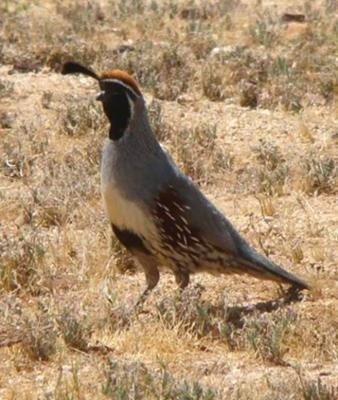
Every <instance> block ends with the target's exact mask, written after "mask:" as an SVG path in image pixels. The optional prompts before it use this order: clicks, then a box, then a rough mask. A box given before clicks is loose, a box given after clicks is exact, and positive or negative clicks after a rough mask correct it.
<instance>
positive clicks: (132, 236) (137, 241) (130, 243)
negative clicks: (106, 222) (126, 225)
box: [111, 224, 150, 254]
mask: <svg viewBox="0 0 338 400" xmlns="http://www.w3.org/2000/svg"><path fill="white" fill-rule="evenodd" d="M111 226H112V228H113V232H114V233H115V236H116V237H117V239H118V240H119V241H120V242H121V243H122V244H123V246H124V247H126V248H127V249H128V250H130V251H132V250H137V251H141V252H142V253H145V254H150V251H149V250H148V249H147V248H146V247H145V245H144V243H143V240H142V239H141V238H140V237H139V236H138V235H136V233H134V232H132V231H129V230H128V229H119V228H118V227H117V226H116V225H114V224H112V225H111Z"/></svg>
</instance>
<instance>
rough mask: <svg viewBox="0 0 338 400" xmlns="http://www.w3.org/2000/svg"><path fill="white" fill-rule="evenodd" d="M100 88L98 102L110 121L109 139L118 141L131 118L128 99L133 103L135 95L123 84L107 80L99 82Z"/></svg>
mask: <svg viewBox="0 0 338 400" xmlns="http://www.w3.org/2000/svg"><path fill="white" fill-rule="evenodd" d="M100 88H101V90H102V92H101V93H100V94H99V96H98V100H100V101H102V104H103V109H104V112H105V114H106V115H107V118H108V119H109V121H110V131H109V137H110V139H112V140H118V139H120V138H121V137H122V136H123V134H124V132H125V130H126V129H127V127H128V124H129V120H130V117H131V105H130V103H129V99H130V101H133V100H134V99H133V97H134V98H135V94H134V93H132V92H131V91H130V90H129V89H128V88H127V87H125V86H124V85H123V84H120V83H119V82H114V81H112V80H108V79H105V80H101V81H100ZM128 97H129V99H128Z"/></svg>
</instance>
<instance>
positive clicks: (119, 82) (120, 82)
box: [102, 79, 140, 97]
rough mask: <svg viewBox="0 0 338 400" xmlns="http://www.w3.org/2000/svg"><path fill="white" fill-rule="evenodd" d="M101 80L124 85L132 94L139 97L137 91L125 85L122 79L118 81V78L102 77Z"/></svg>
mask: <svg viewBox="0 0 338 400" xmlns="http://www.w3.org/2000/svg"><path fill="white" fill-rule="evenodd" d="M102 82H114V83H118V84H119V85H121V86H124V87H125V88H126V89H128V90H130V91H131V92H133V94H134V95H135V96H136V97H139V96H140V95H139V94H138V93H136V92H135V90H134V89H133V88H132V87H131V86H129V85H127V84H126V83H124V82H122V81H120V80H119V79H102Z"/></svg>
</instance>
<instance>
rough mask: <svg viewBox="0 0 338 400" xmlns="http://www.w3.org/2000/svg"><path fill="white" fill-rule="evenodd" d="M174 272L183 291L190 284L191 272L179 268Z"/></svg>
mask: <svg viewBox="0 0 338 400" xmlns="http://www.w3.org/2000/svg"><path fill="white" fill-rule="evenodd" d="M174 274H175V280H176V283H177V285H178V287H179V288H180V291H183V290H184V289H185V288H186V287H187V286H188V284H189V281H190V277H189V272H188V271H184V270H182V269H179V270H177V271H175V272H174Z"/></svg>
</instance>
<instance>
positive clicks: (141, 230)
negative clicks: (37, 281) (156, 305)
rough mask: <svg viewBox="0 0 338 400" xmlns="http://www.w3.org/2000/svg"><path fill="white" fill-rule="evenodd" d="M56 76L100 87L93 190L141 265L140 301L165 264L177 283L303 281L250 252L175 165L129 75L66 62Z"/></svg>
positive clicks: (118, 235)
mask: <svg viewBox="0 0 338 400" xmlns="http://www.w3.org/2000/svg"><path fill="white" fill-rule="evenodd" d="M62 74H64V75H66V74H84V75H86V76H88V77H91V78H94V79H95V80H96V81H97V82H98V84H99V87H100V91H99V93H98V95H97V97H96V99H97V100H98V101H100V102H102V105H103V111H104V113H105V115H106V117H107V119H108V122H109V131H108V138H106V140H105V143H104V145H103V150H102V160H101V193H102V198H103V202H104V206H105V210H106V212H107V215H108V218H109V220H110V223H111V227H112V230H113V232H114V234H115V236H116V238H117V239H118V241H120V242H121V244H122V245H123V246H124V247H125V248H126V249H127V250H128V251H129V252H130V253H131V254H132V256H133V257H134V258H135V259H136V260H137V261H138V262H139V264H140V265H141V267H142V268H143V271H144V274H145V279H146V288H145V290H144V291H143V292H142V295H141V296H140V302H141V300H142V301H143V300H144V299H145V298H146V297H147V296H148V295H149V293H150V292H151V291H152V290H153V289H154V288H155V286H156V285H157V283H158V282H159V279H160V271H162V269H163V268H166V269H169V270H170V271H171V272H172V273H173V274H174V276H175V280H176V283H177V285H178V287H179V288H180V289H181V290H183V289H184V288H186V287H187V285H188V284H189V280H190V275H192V274H195V273H199V272H208V273H211V274H214V275H222V274H245V275H251V276H254V277H256V278H259V279H263V280H271V281H276V282H279V283H288V284H291V285H292V286H291V287H294V288H295V289H297V290H303V289H309V288H310V286H309V285H308V284H307V283H306V282H305V281H304V280H302V279H300V278H299V277H297V276H296V275H294V274H292V273H290V272H288V271H286V270H285V269H284V268H282V267H281V266H279V265H277V264H276V263H275V262H273V261H271V260H270V259H268V258H267V257H266V256H264V255H262V254H260V253H259V252H258V251H256V250H255V249H254V248H253V247H252V246H251V245H250V244H249V243H248V241H247V240H246V239H244V238H243V237H242V236H241V235H240V233H238V231H237V230H236V229H235V227H234V226H233V224H232V223H231V222H230V221H229V220H228V218H227V217H226V216H225V215H223V213H222V212H221V211H220V210H219V209H218V208H217V207H216V206H215V205H214V204H213V203H212V202H211V201H210V200H209V199H208V198H207V197H206V196H205V195H204V194H203V193H202V191H201V190H200V189H199V187H198V186H197V185H196V184H195V183H194V182H193V180H192V179H191V178H190V177H188V176H186V175H185V174H184V173H183V172H182V171H181V170H180V169H179V168H178V166H177V165H176V164H175V162H174V161H173V159H172V157H171V156H170V154H169V153H168V152H167V151H166V150H165V148H164V147H163V146H162V145H161V144H160V143H159V141H158V140H157V138H156V136H155V134H154V132H153V130H152V127H151V125H150V122H149V118H148V114H147V106H146V103H145V99H144V97H143V95H142V93H141V90H140V87H139V85H138V83H137V81H136V80H135V79H134V78H133V77H132V76H131V75H130V74H129V73H127V72H126V71H122V70H119V69H112V70H108V71H106V72H103V73H102V74H101V75H100V76H99V75H97V74H96V73H95V72H94V71H93V70H92V69H90V68H87V67H85V66H83V65H81V64H79V63H76V62H72V61H69V62H66V63H65V64H64V65H63V67H62Z"/></svg>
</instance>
